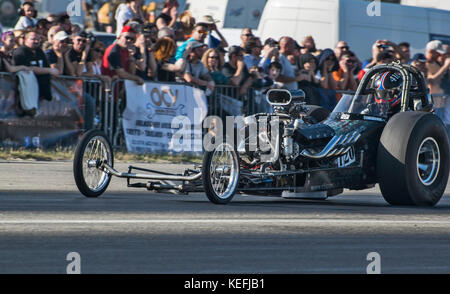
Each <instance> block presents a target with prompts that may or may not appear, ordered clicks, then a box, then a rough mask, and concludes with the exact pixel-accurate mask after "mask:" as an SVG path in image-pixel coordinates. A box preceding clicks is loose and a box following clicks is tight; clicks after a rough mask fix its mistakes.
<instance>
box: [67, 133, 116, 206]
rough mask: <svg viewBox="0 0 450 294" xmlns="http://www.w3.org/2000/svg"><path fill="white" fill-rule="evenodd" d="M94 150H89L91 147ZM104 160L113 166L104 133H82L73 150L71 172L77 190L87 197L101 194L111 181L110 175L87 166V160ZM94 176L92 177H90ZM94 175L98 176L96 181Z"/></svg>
mask: <svg viewBox="0 0 450 294" xmlns="http://www.w3.org/2000/svg"><path fill="white" fill-rule="evenodd" d="M90 148H93V149H95V151H92V152H91V149H90ZM88 160H91V161H98V162H103V161H106V162H107V163H108V164H109V165H110V166H111V167H113V166H114V156H113V152H112V148H111V144H110V143H109V141H108V138H107V137H106V135H105V134H104V133H103V132H102V131H99V130H91V131H89V132H87V133H86V134H84V136H83V137H82V138H81V140H80V142H79V143H78V145H77V149H76V150H75V157H74V160H73V174H74V178H75V183H76V185H77V187H78V190H79V191H80V192H81V194H83V195H84V196H86V197H88V198H96V197H99V196H101V195H102V194H103V193H104V192H105V191H106V189H107V188H108V186H109V183H110V182H111V175H110V174H107V173H106V172H105V171H101V170H99V169H98V168H97V167H88V166H87V161H88ZM92 177H94V178H92ZM96 177H98V180H97V183H96V181H95V180H96ZM92 179H93V181H91V180H92Z"/></svg>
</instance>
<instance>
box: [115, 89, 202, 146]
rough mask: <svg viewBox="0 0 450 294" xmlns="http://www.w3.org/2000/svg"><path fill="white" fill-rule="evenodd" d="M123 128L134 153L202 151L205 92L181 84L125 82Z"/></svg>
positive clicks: (128, 144)
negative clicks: (125, 99)
mask: <svg viewBox="0 0 450 294" xmlns="http://www.w3.org/2000/svg"><path fill="white" fill-rule="evenodd" d="M125 87H126V94H127V103H126V104H127V105H126V109H125V111H124V113H123V129H124V133H125V140H126V144H127V149H128V151H129V152H133V153H178V152H194V153H195V152H202V122H203V120H204V119H205V118H206V115H207V102H206V96H205V93H204V92H203V91H202V90H200V89H196V88H192V87H189V86H185V85H182V84H159V83H146V84H144V85H142V86H138V85H137V84H136V83H134V82H131V81H126V82H125Z"/></svg>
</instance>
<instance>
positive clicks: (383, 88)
mask: <svg viewBox="0 0 450 294" xmlns="http://www.w3.org/2000/svg"><path fill="white" fill-rule="evenodd" d="M374 86H375V87H374V88H375V89H376V92H375V93H376V94H375V102H376V103H378V104H389V107H390V108H392V107H394V106H396V105H399V104H400V102H401V100H402V86H403V78H402V75H401V74H400V73H398V72H392V71H387V72H384V73H382V74H380V75H378V76H377V77H376V78H375V83H374Z"/></svg>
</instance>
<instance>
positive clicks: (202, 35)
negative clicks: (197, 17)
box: [175, 23, 208, 60]
mask: <svg viewBox="0 0 450 294" xmlns="http://www.w3.org/2000/svg"><path fill="white" fill-rule="evenodd" d="M206 36H208V27H207V26H206V25H204V24H201V23H197V24H196V25H195V27H194V30H193V32H192V38H190V39H188V40H187V41H186V42H184V43H183V44H181V46H180V47H178V50H177V53H176V54H175V59H176V60H179V59H181V58H182V57H183V54H184V50H186V47H187V45H189V43H191V42H194V41H196V42H199V43H202V44H203V43H204V42H205V39H206Z"/></svg>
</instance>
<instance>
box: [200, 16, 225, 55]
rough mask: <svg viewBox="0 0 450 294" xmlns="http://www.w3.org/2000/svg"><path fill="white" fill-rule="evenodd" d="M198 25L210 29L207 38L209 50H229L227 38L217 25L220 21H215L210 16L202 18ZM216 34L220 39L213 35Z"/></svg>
mask: <svg viewBox="0 0 450 294" xmlns="http://www.w3.org/2000/svg"><path fill="white" fill-rule="evenodd" d="M197 23H198V24H203V25H205V26H206V27H207V28H208V36H207V42H206V43H207V44H208V47H209V48H219V47H221V48H227V47H228V42H227V40H226V39H225V37H224V36H223V35H222V34H221V33H220V31H219V30H218V29H217V25H216V23H218V21H216V20H214V18H213V17H212V16H210V15H205V16H202V17H201V18H200V19H199V20H198V22H197ZM213 32H215V33H216V34H217V36H218V37H219V39H217V38H215V37H214V36H213V35H212V33H213Z"/></svg>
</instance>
